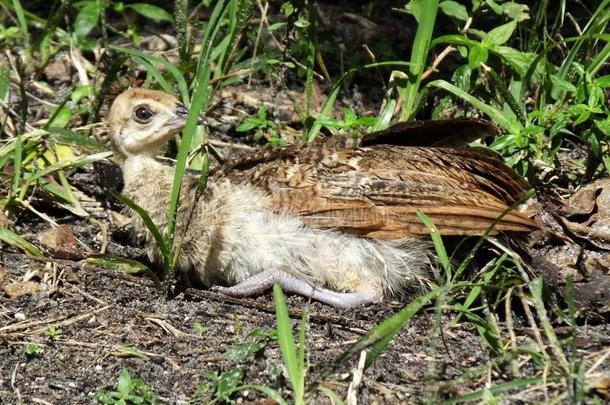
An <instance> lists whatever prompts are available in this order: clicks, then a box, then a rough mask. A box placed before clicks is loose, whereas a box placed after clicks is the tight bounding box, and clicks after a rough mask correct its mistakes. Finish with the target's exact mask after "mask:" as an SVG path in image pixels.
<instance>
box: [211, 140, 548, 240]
mask: <svg viewBox="0 0 610 405" xmlns="http://www.w3.org/2000/svg"><path fill="white" fill-rule="evenodd" d="M215 175H216V176H219V177H229V178H230V179H231V180H232V181H237V182H248V183H251V184H254V185H256V186H258V187H260V188H261V189H263V190H264V191H266V192H268V193H269V195H270V196H271V199H272V203H273V206H274V209H276V210H278V211H281V210H291V211H293V212H296V213H298V214H299V215H301V216H302V217H303V219H304V220H305V222H306V223H308V224H309V225H310V226H313V227H317V228H324V229H328V228H338V229H341V230H343V231H345V232H349V233H353V234H358V235H363V236H369V237H375V238H388V239H396V238H403V237H406V236H408V235H423V234H428V233H429V231H428V229H427V228H426V227H425V226H424V225H423V224H422V223H421V221H420V220H419V219H418V218H417V216H416V214H415V212H416V211H417V210H418V209H419V210H421V211H423V212H424V213H426V214H427V215H428V216H429V217H430V218H431V219H432V220H433V221H434V223H435V224H436V226H437V227H438V228H439V230H440V232H441V233H442V234H445V235H473V234H474V235H476V234H481V233H483V232H484V231H485V230H486V229H487V228H488V227H489V226H490V225H491V224H492V222H493V221H494V220H495V219H496V218H497V217H498V216H500V215H501V214H502V213H503V212H504V211H505V210H506V209H507V208H508V206H509V205H512V204H513V203H515V202H516V201H517V200H518V199H519V198H520V197H521V196H522V195H523V194H524V192H525V190H526V189H527V185H526V183H524V181H523V180H521V179H520V178H519V177H518V176H517V175H516V174H515V173H514V172H513V171H512V170H511V169H510V168H508V167H506V165H504V163H503V162H502V161H501V159H500V158H499V157H498V156H497V155H495V154H493V153H489V152H484V151H480V150H476V149H475V150H473V149H449V148H418V147H401V146H389V145H375V146H371V147H345V148H342V149H341V148H339V149H338V148H336V145H334V146H333V145H330V144H317V145H310V146H306V147H289V148H284V149H281V150H276V151H266V152H263V153H259V154H254V155H252V156H250V157H249V158H248V159H246V160H242V161H240V162H234V163H233V164H229V165H227V166H226V167H225V168H224V169H223V170H221V171H219V172H218V173H216V174H215ZM535 228H536V224H535V223H534V222H533V221H532V220H530V219H529V218H527V217H525V216H524V215H523V214H521V213H519V212H517V211H511V212H510V213H508V214H507V215H506V216H505V217H504V218H503V219H502V220H501V221H500V222H499V223H498V224H497V226H496V227H495V231H517V232H524V231H531V230H533V229H535Z"/></svg>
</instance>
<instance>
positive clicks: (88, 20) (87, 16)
mask: <svg viewBox="0 0 610 405" xmlns="http://www.w3.org/2000/svg"><path fill="white" fill-rule="evenodd" d="M100 14H101V8H100V4H99V2H97V1H92V2H89V3H87V4H85V6H84V7H83V8H82V9H81V10H80V11H79V13H78V15H77V16H76V19H75V20H74V33H75V34H76V37H77V38H79V39H84V38H85V37H86V36H87V34H89V32H91V30H92V29H93V28H94V27H95V26H96V25H97V22H98V21H99V19H100Z"/></svg>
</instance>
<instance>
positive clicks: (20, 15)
mask: <svg viewBox="0 0 610 405" xmlns="http://www.w3.org/2000/svg"><path fill="white" fill-rule="evenodd" d="M13 9H14V10H15V14H17V21H19V29H20V30H21V35H23V42H24V45H25V51H26V52H27V55H28V62H29V59H31V57H32V47H31V44H30V32H29V30H28V21H27V19H26V17H25V13H24V11H23V7H22V6H21V2H20V1H19V0H13Z"/></svg>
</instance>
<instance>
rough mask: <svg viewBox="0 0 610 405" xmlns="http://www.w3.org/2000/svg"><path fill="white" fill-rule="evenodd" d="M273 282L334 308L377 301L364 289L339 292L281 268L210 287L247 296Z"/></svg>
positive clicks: (234, 295) (226, 292) (263, 289)
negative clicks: (229, 284)
mask: <svg viewBox="0 0 610 405" xmlns="http://www.w3.org/2000/svg"><path fill="white" fill-rule="evenodd" d="M275 283H278V284H279V285H280V286H281V287H282V289H283V290H284V291H287V292H290V293H294V294H299V295H302V296H304V297H309V298H312V299H314V300H316V301H320V302H322V303H324V304H327V305H332V306H334V307H336V308H353V307H357V306H360V305H364V304H368V303H371V302H377V301H379V297H376V296H373V295H372V294H370V293H368V292H366V291H356V292H350V293H341V292H337V291H333V290H329V289H328V288H324V287H320V286H314V285H311V284H309V283H308V282H307V281H305V280H302V279H300V278H297V277H295V276H293V275H291V274H288V273H286V272H284V271H281V270H265V271H263V272H261V273H257V274H255V275H253V276H252V277H250V278H248V279H246V280H244V281H242V282H241V283H239V284H236V285H234V286H231V287H220V286H214V287H212V288H211V289H212V290H213V291H217V292H220V293H222V294H226V295H229V296H232V297H249V296H251V295H257V294H261V293H263V292H265V291H266V290H268V289H270V288H271V287H272V286H273V284H275Z"/></svg>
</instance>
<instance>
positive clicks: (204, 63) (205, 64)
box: [166, 0, 227, 253]
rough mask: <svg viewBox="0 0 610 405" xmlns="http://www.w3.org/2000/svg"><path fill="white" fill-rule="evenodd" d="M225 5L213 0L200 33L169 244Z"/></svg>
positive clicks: (172, 202) (171, 208)
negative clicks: (202, 34)
mask: <svg viewBox="0 0 610 405" xmlns="http://www.w3.org/2000/svg"><path fill="white" fill-rule="evenodd" d="M226 8H227V3H226V1H225V0H220V1H218V3H216V5H215V6H214V10H213V11H212V15H211V16H210V20H209V22H208V25H207V26H206V30H205V33H204V37H203V44H204V46H203V49H202V51H201V55H200V58H199V63H198V66H197V76H196V77H195V83H196V86H195V91H194V94H193V97H192V101H193V103H192V104H191V108H190V110H189V115H188V118H187V120H186V125H185V127H184V130H183V132H182V142H181V144H180V148H179V149H178V156H177V158H176V172H175V176H174V183H173V186H172V193H171V196H170V204H169V209H168V214H167V215H168V223H167V235H166V238H167V240H168V241H169V245H170V246H173V241H174V230H175V222H176V213H177V207H178V199H179V198H180V188H181V184H182V179H183V177H184V172H185V170H186V159H187V157H188V154H189V151H190V147H191V141H192V139H193V136H194V135H195V130H196V129H197V121H198V120H199V114H200V113H201V111H203V110H204V109H205V108H206V107H207V105H208V103H209V100H210V98H211V96H212V95H211V94H210V93H211V92H210V91H208V84H209V81H210V72H211V70H210V69H211V60H210V55H211V52H212V45H213V43H214V39H215V37H216V35H217V34H218V30H219V27H220V22H221V18H222V16H223V15H224V13H225V12H226ZM176 253H177V252H176Z"/></svg>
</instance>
